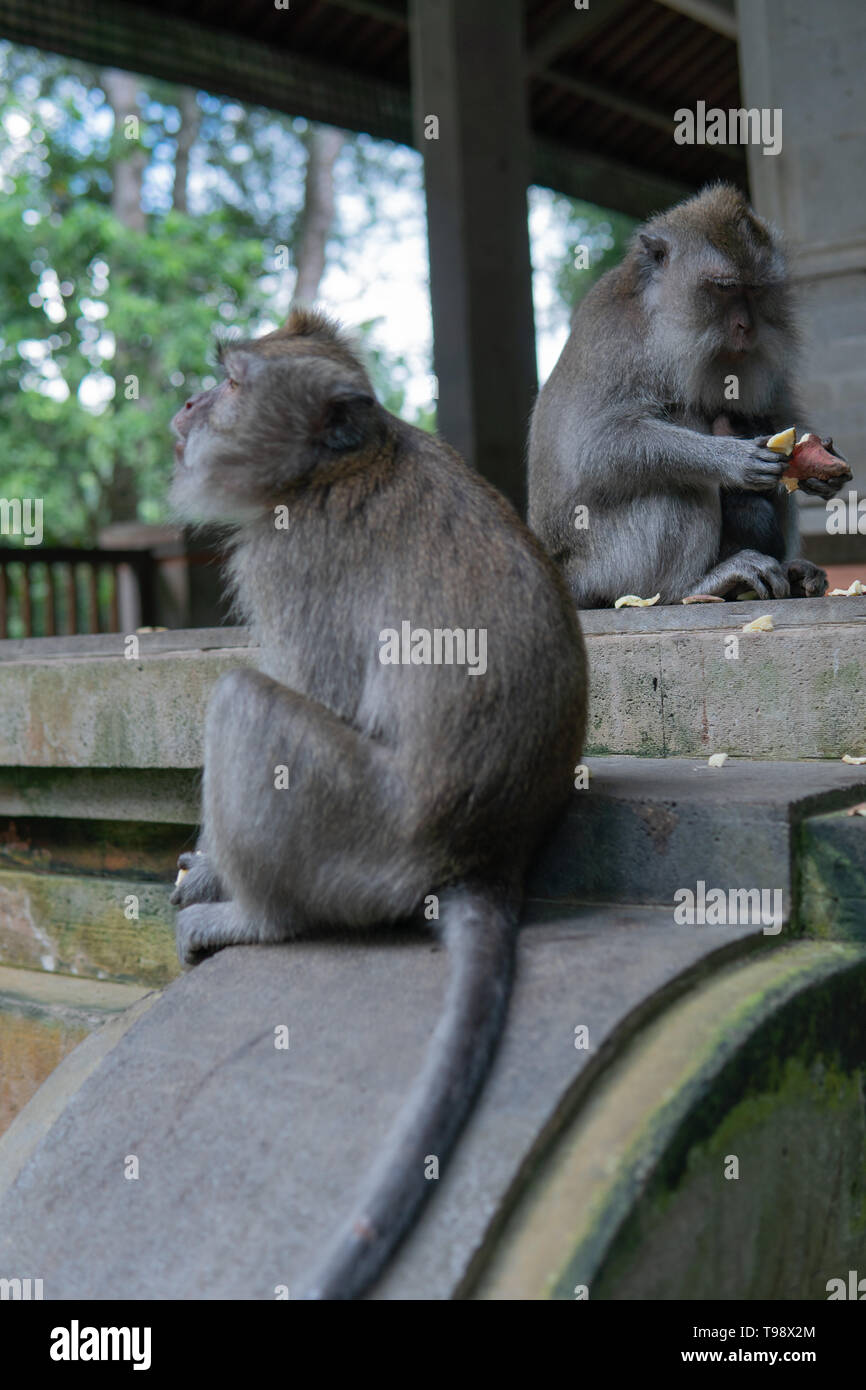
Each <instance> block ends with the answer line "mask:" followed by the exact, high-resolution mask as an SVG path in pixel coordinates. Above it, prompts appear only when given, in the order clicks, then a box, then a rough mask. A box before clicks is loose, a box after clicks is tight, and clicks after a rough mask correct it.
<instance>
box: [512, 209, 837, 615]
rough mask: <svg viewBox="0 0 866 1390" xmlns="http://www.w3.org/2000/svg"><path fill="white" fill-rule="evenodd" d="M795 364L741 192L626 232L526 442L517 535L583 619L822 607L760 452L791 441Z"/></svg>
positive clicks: (786, 295)
mask: <svg viewBox="0 0 866 1390" xmlns="http://www.w3.org/2000/svg"><path fill="white" fill-rule="evenodd" d="M796 346H797V330H796V324H795V318H794V312H793V306H792V294H791V286H790V282H789V279H788V272H787V268H786V263H785V258H784V253H783V249H782V246H781V242H780V240H779V238H778V236H777V234H776V233H775V232H774V231H773V230H772V229H771V228H770V227H769V226H768V225H767V224H766V223H765V222H763V221H761V219H760V218H759V217H758V216H757V215H756V214H755V212H754V211H753V210H752V209H751V208H750V206H749V204H748V203H747V201H746V199H745V198H744V197H743V195H742V194H741V193H740V192H739V191H738V190H737V189H735V188H733V187H730V186H727V185H724V184H720V185H715V186H713V187H711V188H708V189H705V190H704V191H703V192H702V193H700V194H699V195H698V196H696V197H694V198H690V199H688V200H687V201H686V202H683V203H680V204H678V205H677V206H676V207H674V208H672V209H671V210H670V211H669V212H667V213H664V214H663V215H661V216H658V217H654V218H653V219H652V220H651V221H649V222H647V223H646V225H645V226H643V227H641V228H639V229H638V231H637V232H636V233H635V235H634V238H633V240H632V242H631V245H630V249H629V251H628V253H627V255H626V256H625V259H624V260H623V261H622V262H621V263H620V265H618V266H617V267H615V269H613V270H610V271H608V273H607V274H606V275H604V276H602V278H601V279H600V280H599V282H598V284H596V285H595V286H594V287H593V288H592V290H590V292H589V293H588V294H587V296H586V298H585V299H584V300H583V301H582V303H581V304H580V306H579V308H578V311H577V313H576V315H575V319H574V326H573V329H572V332H571V336H570V337H569V339H568V341H567V343H566V344H565V347H564V348H563V351H562V355H561V357H560V358H559V361H558V362H557V364H556V366H555V368H554V370H553V372H552V374H551V376H550V379H549V380H548V382H547V384H546V385H545V387H544V389H543V390H542V391H541V394H540V396H539V399H538V403H537V405H536V408H535V412H534V414H533V418H532V427H531V431H530V440H529V521H530V525H531V526H532V528H533V530H535V532H536V533H537V534H538V535H539V536H540V537H541V539H542V541H543V542H544V544H545V546H546V547H547V549H548V551H549V552H550V553H551V554H552V555H553V556H554V558H555V559H556V560H557V562H558V563H559V565H560V566H561V567H562V569H563V570H564V573H565V575H566V578H567V580H568V583H569V586H570V588H571V591H572V593H573V594H574V596H575V598H576V600H577V603H578V605H579V606H580V607H585V608H592V607H605V606H607V605H610V604H612V603H613V602H614V601H615V600H616V599H617V598H618V597H620V596H621V595H623V594H638V595H641V596H643V597H649V596H651V595H654V594H656V593H659V594H660V595H661V602H662V603H675V602H677V601H678V600H680V599H682V598H684V597H685V596H686V595H688V594H691V593H695V592H700V593H704V594H713V595H716V596H724V595H726V594H731V593H732V592H734V593H735V592H736V591H737V590H738V589H743V588H751V589H754V590H755V591H756V592H757V593H758V595H759V596H760V597H762V598H765V597H771V596H772V597H774V598H785V597H787V596H788V595H789V594H790V593H792V592H795V593H799V594H820V593H823V592H824V590H825V588H826V575H825V574H824V572H823V570H820V569H818V568H817V566H815V565H813V564H811V563H810V562H809V561H807V560H801V559H794V558H793V557H794V556H795V555H796V546H797V535H796V521H795V516H794V512H793V500H792V499H791V498H789V496H788V494H787V492H786V491H785V490H784V488H783V487H782V486H781V485H780V482H779V480H780V478H781V476H782V474H783V472H784V468H785V461H784V459H783V458H781V457H780V455H778V454H776V453H773V452H771V451H770V450H769V449H767V448H766V447H765V444H766V440H767V437H768V436H770V435H772V434H774V433H775V432H776V431H777V430H780V429H785V428H787V427H788V426H789V425H802V421H801V420H800V418H799V415H798V411H797V407H796V405H795V404H794V400H793V393H792V384H791V377H792V363H793V361H794V357H795V351H796ZM798 433H800V429H798ZM800 486H801V487H802V488H803V490H804V491H807V492H808V491H811V492H815V493H817V494H818V495H820V496H822V497H827V496H832V494H833V493H834V492H836V491H838V488H839V486H840V483H838V482H837V483H835V484H829V485H828V484H826V483H822V482H820V481H819V480H817V479H810V480H808V481H806V482H802V483H801V484H800Z"/></svg>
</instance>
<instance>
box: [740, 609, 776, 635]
mask: <svg viewBox="0 0 866 1390" xmlns="http://www.w3.org/2000/svg"><path fill="white" fill-rule="evenodd" d="M772 631H773V619H772V618H771V617H770V615H769V613H763V614H762V615H761V617H760V618H756V619H755V621H754V622H753V623H746V626H745V627H744V628H743V632H772Z"/></svg>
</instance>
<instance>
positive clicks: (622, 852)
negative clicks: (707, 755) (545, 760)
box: [528, 757, 866, 937]
mask: <svg viewBox="0 0 866 1390" xmlns="http://www.w3.org/2000/svg"><path fill="white" fill-rule="evenodd" d="M587 766H588V767H589V772H590V782H589V788H588V789H586V790H583V791H575V792H574V795H573V797H572V800H571V805H570V807H569V810H568V813H567V816H566V818H565V820H564V821H563V823H562V824H561V826H560V827H559V829H558V831H557V833H556V834H555V836H554V837H553V839H552V840H551V842H550V844H549V845H548V846H547V848H546V849H545V851H544V852H543V853H542V855H541V857H540V859H539V861H538V862H537V864H536V865H535V868H534V871H533V873H532V875H531V877H530V880H529V884H528V892H529V894H530V896H532V897H535V898H539V899H542V900H552V901H557V902H560V903H561V902H563V901H569V900H571V901H579V902H599V903H610V902H623V903H659V904H661V903H666V904H669V905H670V906H671V908H673V905H674V901H675V900H674V894H675V893H676V892H677V891H678V890H680V889H691V890H692V891H697V888H696V885H697V882H698V880H700V881H702V882H703V883H704V884H705V886H706V889H707V890H709V889H710V888H721V889H723V890H724V891H725V892H726V893H727V892H729V891H730V890H731V889H735V890H736V889H746V890H755V889H758V890H764V891H766V892H768V893H770V894H772V893H773V892H774V891H776V890H778V891H779V892H780V894H781V899H780V901H781V903H782V907H783V920H784V921H786V922H788V921H792V920H795V921H797V923H798V925H800V926H801V927H802V928H803V929H804V930H807V931H811V930H812V927H811V922H810V913H812V912H813V911H817V907H818V898H819V897H821V900H822V902H823V901H826V902H827V903H829V899H830V897H832V895H833V893H834V892H835V893H836V895H837V896H839V895H841V897H842V899H843V900H844V902H845V903H847V904H848V906H847V907H845V908H843V909H840V910H839V911H838V912H835V913H834V914H830V915H829V916H828V912H829V907H828V908H827V910H826V911H824V913H823V916H821V915H820V914H819V918H818V919H817V920H820V921H821V922H822V923H823V924H824V925H823V926H822V931H823V932H825V933H826V934H828V935H830V934H833V926H834V924H837V925H838V926H839V932H840V935H843V936H846V937H847V936H852V935H858V932H857V930H856V921H855V917H856V904H857V901H858V893H859V894H860V896H862V891H863V890H862V884H863V881H864V878H866V820H864V819H863V818H861V817H853V816H846V815H845V814H844V811H845V809H846V808H850V807H851V806H853V805H854V804H856V803H858V802H862V801H864V800H866V766H863V767H856V766H851V765H850V764H847V763H843V762H841V760H839V761H835V762H818V761H809V760H806V761H803V762H753V761H750V760H747V759H738V758H732V759H729V760H728V761H727V762H726V763H725V765H724V766H723V767H721V768H714V767H710V766H709V765H708V763H707V761H706V760H705V759H703V760H701V761H697V760H695V759H689V758H658V759H656V758H628V757H606V758H589V759H588V760H587ZM831 813H842V814H831ZM813 818H814V819H813ZM804 826H809V827H812V826H814V827H816V828H815V829H814V830H812V829H810V830H809V832H808V836H807V837H806V839H805V840H804V831H803V827H804ZM818 827H821V828H820V829H819V828H818ZM843 838H844V848H843V845H842V839H843ZM819 842H820V845H821V846H822V847H823V848H822V849H821V851H820V868H817V867H816V868H815V870H814V872H812V871H810V873H811V877H810V880H809V882H810V885H811V887H810V893H809V896H808V898H807V899H805V900H804V902H803V903H802V905H801V904H800V896H801V890H800V881H801V876H802V874H803V872H804V866H805V864H806V858H807V855H806V849H805V845H806V843H808V845H809V850H808V854H809V856H811V857H810V859H809V862H810V863H812V862H813V861H814V862H815V863H816V865H817V862H818V856H819V850H818V845H819ZM834 846H835V848H834ZM843 864H844V865H846V866H847V867H843ZM840 876H842V877H841V878H840ZM843 878H844V881H842V879H843ZM837 880H838V882H837ZM858 884H859V885H860V886H859V887H858V886H857V885H858ZM769 901H770V902H772V901H774V900H773V899H772V897H771V898H770V899H769ZM843 923H847V925H846V926H845V928H844V930H843V929H842V927H843ZM861 925H862V928H863V935H864V937H866V923H862V924H861Z"/></svg>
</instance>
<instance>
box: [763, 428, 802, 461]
mask: <svg viewBox="0 0 866 1390" xmlns="http://www.w3.org/2000/svg"><path fill="white" fill-rule="evenodd" d="M796 438H797V431H796V430H795V429H794V426H793V425H792V426H791V428H790V429H788V430H780V431H779V433H778V434H774V435H773V437H772V438H771V439H768V440H767V448H768V449H772V450H773V451H774V452H775V453H777V454H784V455H785V458H790V457H791V454H792V452H793V449H794V441H795V440H796Z"/></svg>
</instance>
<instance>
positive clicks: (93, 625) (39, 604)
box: [0, 546, 155, 638]
mask: <svg viewBox="0 0 866 1390" xmlns="http://www.w3.org/2000/svg"><path fill="white" fill-rule="evenodd" d="M154 573H155V562H154V557H153V555H152V553H151V552H150V551H148V550H79V549H76V548H75V547H72V546H33V547H32V548H27V547H25V546H21V547H18V546H15V547H13V546H0V638H5V637H54V636H65V635H68V636H73V635H74V634H76V633H88V632H119V631H120V630H121V626H122V623H121V611H122V610H124V611H125V612H128V611H129V605H128V604H125V605H124V604H121V592H120V591H121V585H122V584H123V583H124V582H126V583H127V584H129V583H131V584H132V585H133V586H134V595H133V597H134V599H137V602H134V609H135V610H136V611H137V614H138V624H137V625H139V626H142V627H149V626H152V625H153V623H154Z"/></svg>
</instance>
